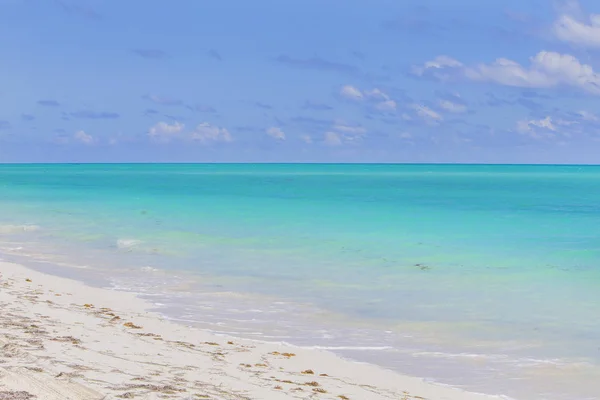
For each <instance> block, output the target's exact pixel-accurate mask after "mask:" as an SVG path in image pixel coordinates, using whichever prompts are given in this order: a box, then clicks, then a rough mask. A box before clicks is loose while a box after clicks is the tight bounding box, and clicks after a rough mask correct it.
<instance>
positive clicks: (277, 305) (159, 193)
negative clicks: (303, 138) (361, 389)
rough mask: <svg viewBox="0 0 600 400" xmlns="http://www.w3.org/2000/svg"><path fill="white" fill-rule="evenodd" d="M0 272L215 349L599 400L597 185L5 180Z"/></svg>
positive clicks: (559, 180) (559, 177) (581, 179)
mask: <svg viewBox="0 0 600 400" xmlns="http://www.w3.org/2000/svg"><path fill="white" fill-rule="evenodd" d="M0 253H1V254H0V257H1V258H2V259H5V260H11V261H17V262H20V263H23V264H25V265H30V266H32V267H34V268H39V269H41V270H44V271H47V272H51V273H55V274H59V275H64V276H69V277H74V278H77V279H81V280H84V281H86V282H88V283H90V284H94V285H98V286H104V287H111V288H115V289H121V290H129V291H133V292H136V293H138V294H139V295H140V296H143V297H146V298H148V299H150V300H151V301H152V302H153V303H154V304H155V305H156V308H157V310H158V311H160V312H162V313H163V314H164V315H165V317H166V318H171V319H174V320H177V321H179V322H182V323H186V324H191V325H196V326H199V327H201V328H203V329H208V330H211V331H214V332H220V333H230V334H235V335H238V336H244V337H249V338H253V339H257V340H271V341H282V342H287V343H291V344H295V345H299V346H312V347H317V348H325V349H330V350H333V351H336V352H338V353H339V354H341V355H343V356H345V357H350V358H353V359H356V360H359V361H367V362H372V363H376V364H380V365H382V366H384V367H387V368H391V369H395V370H397V371H399V372H402V373H407V374H411V375H416V376H421V377H426V378H427V379H431V380H433V381H436V382H439V383H442V384H450V385H454V386H458V387H461V388H464V389H466V390H472V391H478V392H484V393H489V394H498V395H505V396H510V397H512V398H515V399H519V400H537V399H550V400H586V399H600V167H594V166H495V165H493V166H481V165H374V164H370V165H326V164H319V165H306V164H303V165H300V164H298V165H296V164H269V165H266V164H251V165H241V164H237V165H234V164H231V165H229V164H211V165H208V164H199V165H187V164H177V165H164V164H163V165H142V164H136V165H100V164H98V165H2V166H0Z"/></svg>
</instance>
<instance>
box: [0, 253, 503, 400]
mask: <svg viewBox="0 0 600 400" xmlns="http://www.w3.org/2000/svg"><path fill="white" fill-rule="evenodd" d="M149 307H150V305H149V304H148V303H146V302H145V301H143V300H140V299H138V298H136V297H135V296H134V295H133V294H130V293H124V292H117V291H111V290H105V289H98V288H93V287H89V286H86V285H84V284H82V283H80V282H77V281H73V280H69V279H64V278H59V277H55V276H50V275H46V274H43V273H40V272H36V271H33V270H30V269H28V268H25V267H23V266H20V265H16V264H9V263H0V399H2V400H8V399H44V400H59V399H65V400H67V399H69V400H70V399H90V400H92V399H123V398H125V399H128V398H132V399H288V398H299V399H308V398H310V399H369V400H371V399H372V400H376V399H406V400H410V399H430V400H459V399H460V400H484V399H491V398H493V397H490V396H484V395H480V394H472V393H467V392H463V391H461V390H458V389H453V388H449V387H445V386H438V385H434V384H431V383H427V382H424V381H423V380H421V379H418V378H413V377H407V376H402V375H399V374H396V373H394V372H391V371H387V370H384V369H380V368H378V367H376V366H372V365H367V364H361V363H355V362H352V361H348V360H344V359H341V358H339V357H337V356H336V355H334V354H332V353H328V352H324V351H316V350H306V349H299V348H295V347H291V346H287V347H286V346H281V345H277V344H269V343H257V342H251V341H247V340H240V339H237V338H231V337H224V336H217V335H214V334H210V333H207V332H203V331H201V330H197V329H193V328H190V327H186V326H182V325H178V324H174V323H172V322H168V321H165V320H163V319H162V318H161V316H160V315H158V314H156V313H153V312H149V311H147V310H148V309H149Z"/></svg>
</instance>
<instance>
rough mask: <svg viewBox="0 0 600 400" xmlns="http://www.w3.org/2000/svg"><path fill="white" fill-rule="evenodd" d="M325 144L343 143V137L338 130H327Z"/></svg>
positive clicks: (337, 144) (336, 144)
mask: <svg viewBox="0 0 600 400" xmlns="http://www.w3.org/2000/svg"><path fill="white" fill-rule="evenodd" d="M325 144H328V145H329V146H339V145H341V144H342V138H341V137H340V135H339V134H338V133H336V132H331V131H329V132H325Z"/></svg>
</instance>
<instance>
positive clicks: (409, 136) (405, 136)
mask: <svg viewBox="0 0 600 400" xmlns="http://www.w3.org/2000/svg"><path fill="white" fill-rule="evenodd" d="M398 137H399V138H400V139H412V137H413V135H412V134H411V133H410V132H401V133H400V134H398Z"/></svg>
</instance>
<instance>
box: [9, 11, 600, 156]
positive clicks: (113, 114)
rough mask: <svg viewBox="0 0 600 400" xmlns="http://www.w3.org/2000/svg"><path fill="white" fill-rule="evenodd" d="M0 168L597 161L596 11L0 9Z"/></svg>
mask: <svg viewBox="0 0 600 400" xmlns="http://www.w3.org/2000/svg"><path fill="white" fill-rule="evenodd" d="M0 36H1V37H2V38H3V39H2V46H1V47H2V58H1V61H0V65H1V66H2V68H1V70H0V71H1V73H0V105H1V108H0V161H2V162H86V161H89V162H125V161H127V162H215V161H222V162H257V161H258V162H262V161H264V162H297V161H300V162H482V163H505V162H506V163H598V161H600V107H599V106H600V3H599V2H594V1H583V0H582V1H579V2H575V1H551V0H518V1H517V0H505V1H481V0H478V1H475V0H443V1H442V0H430V1H428V0H418V1H417V0H415V1H410V0H405V1H397V0H395V1H392V0H372V1H369V2H367V1H351V0H345V1H342V0H327V1H325V0H302V1H296V0H288V1H281V0H278V1H276V0H255V1H252V2H246V1H241V0H237V1H232V0H220V1H203V0H177V1H169V2H167V1H158V0H145V1H138V0H127V1H122V0H121V1H116V0H0Z"/></svg>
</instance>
